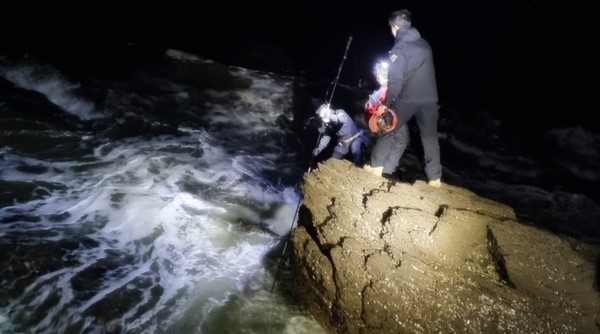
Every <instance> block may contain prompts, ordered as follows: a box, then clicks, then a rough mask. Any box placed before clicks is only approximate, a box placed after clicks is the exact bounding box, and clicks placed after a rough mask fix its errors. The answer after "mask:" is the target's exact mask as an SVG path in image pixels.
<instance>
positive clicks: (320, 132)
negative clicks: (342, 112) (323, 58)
mask: <svg viewBox="0 0 600 334" xmlns="http://www.w3.org/2000/svg"><path fill="white" fill-rule="evenodd" d="M351 42H352V35H350V37H348V42H347V43H346V49H345V50H344V57H343V58H342V61H341V63H340V66H339V68H338V72H337V76H336V77H335V80H334V82H333V88H332V90H331V95H330V96H329V101H328V102H327V106H330V105H331V100H332V99H333V93H334V92H335V88H336V86H337V83H338V81H339V79H340V73H341V72H342V67H343V66H344V62H346V56H347V55H348V49H349V48H350V43H351ZM325 96H326V97H327V93H325ZM325 99H326V100H327V98H325ZM322 135H323V131H321V130H319V136H318V137H317V143H316V144H317V145H318V144H319V141H320V140H321V136H322ZM314 160H315V155H314V154H311V158H310V163H309V164H308V170H307V172H308V173H310V171H311V169H312V165H313V163H314ZM301 205H302V199H299V200H298V204H297V205H296V210H295V213H294V218H292V224H291V226H290V232H289V233H288V234H287V237H286V239H285V243H284V244H283V251H282V252H281V255H280V256H279V261H278V262H277V270H276V271H275V277H274V278H273V285H271V292H273V289H274V288H275V283H276V282H277V277H278V276H279V271H280V269H281V259H282V258H283V256H284V255H285V251H286V250H287V245H288V242H289V240H290V235H291V232H292V229H293V228H294V223H295V222H296V217H298V213H299V212H300V206H301Z"/></svg>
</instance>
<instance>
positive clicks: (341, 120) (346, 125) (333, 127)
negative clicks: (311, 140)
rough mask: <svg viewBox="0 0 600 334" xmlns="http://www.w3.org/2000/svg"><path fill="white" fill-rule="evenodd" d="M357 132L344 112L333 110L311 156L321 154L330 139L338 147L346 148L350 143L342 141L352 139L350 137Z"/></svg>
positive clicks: (354, 124)
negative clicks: (335, 141)
mask: <svg viewBox="0 0 600 334" xmlns="http://www.w3.org/2000/svg"><path fill="white" fill-rule="evenodd" d="M359 131H360V129H359V128H358V126H357V125H356V123H354V120H353V119H352V117H350V115H348V113H346V111H344V110H343V109H337V110H335V109H334V110H333V114H332V115H331V117H330V120H329V122H328V123H327V124H326V129H325V132H324V133H323V134H322V136H321V139H320V140H319V142H318V143H317V148H315V150H314V152H313V154H314V155H317V154H319V153H321V151H323V150H324V149H325V148H326V147H327V145H329V142H330V141H331V139H332V137H335V139H336V140H338V143H340V145H346V146H347V145H349V144H350V143H349V142H343V140H345V139H348V138H352V136H354V135H356V134H357V133H358V132H359Z"/></svg>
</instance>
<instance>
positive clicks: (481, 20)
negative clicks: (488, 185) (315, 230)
mask: <svg viewBox="0 0 600 334" xmlns="http://www.w3.org/2000/svg"><path fill="white" fill-rule="evenodd" d="M401 8H407V9H409V10H410V11H411V12H412V13H413V26H415V27H416V28H417V29H418V30H419V31H420V32H421V34H422V36H423V37H424V38H425V39H427V40H428V41H429V42H430V44H431V45H432V48H433V50H434V57H435V64H436V71H437V76H438V86H439V93H440V104H441V105H442V107H444V106H445V105H452V106H454V107H455V108H459V109H462V110H464V111H465V112H469V111H471V110H488V111H490V112H492V114H494V115H495V116H496V117H498V118H500V119H506V120H510V121H515V122H516V123H517V124H521V125H522V126H523V127H525V128H526V127H528V126H542V127H543V126H545V127H560V126H565V127H566V126H583V127H586V128H589V129H593V130H598V128H599V127H598V126H597V125H596V122H595V121H594V119H595V116H594V113H593V112H592V111H590V107H588V105H589V104H590V103H589V102H590V97H592V96H593V95H594V94H593V93H594V92H592V90H591V89H586V87H590V86H591V85H592V84H593V83H592V82H593V80H594V78H593V77H592V75H591V68H588V65H587V64H588V59H592V57H591V55H590V53H589V50H588V49H591V48H592V47H593V43H592V42H591V41H593V39H587V38H586V37H585V36H587V34H588V32H591V31H593V30H592V29H590V28H591V26H592V23H593V21H594V20H587V19H583V17H587V16H588V15H586V14H590V8H585V7H583V6H582V5H581V4H578V3H576V2H574V1H542V0H537V1H532V0H523V1H462V2H461V1H333V2H331V1H330V2H327V3H324V2H319V1H303V2H275V3H260V2H242V3H234V2H228V1H222V2H214V3H207V2H202V3H201V2H192V1H188V2H185V3H184V2H158V3H155V2H153V3H141V4H133V3H126V2H122V3H111V2H93V3H90V2H80V3H77V4H75V5H72V4H70V5H67V4H63V5H61V4H59V3H52V4H35V3H21V4H20V5H18V6H16V5H13V7H12V8H10V10H6V11H4V12H3V16H4V19H3V21H2V26H1V27H0V31H1V32H2V35H1V37H2V41H3V42H2V48H3V50H0V54H11V55H15V54H28V53H31V54H46V55H51V56H52V57H55V58H61V59H63V60H68V59H69V58H70V57H74V55H76V54H80V53H81V52H85V53H86V54H88V55H89V56H95V57H106V59H107V66H109V65H110V63H112V64H115V62H116V63H118V59H119V58H118V57H119V53H120V52H122V50H123V49H124V48H130V47H132V46H135V47H139V48H147V49H155V50H162V51H163V52H164V49H166V48H176V49H181V50H185V51H188V52H190V53H194V54H197V55H200V56H205V57H209V58H212V59H214V60H217V61H220V62H223V63H227V64H231V65H238V66H244V67H250V68H257V69H264V70H271V71H277V72H283V73H294V74H297V73H303V74H305V75H311V76H316V77H321V78H327V79H330V80H333V79H334V78H335V76H336V74H337V72H338V69H339V66H340V64H341V62H342V57H343V54H344V50H345V47H346V43H347V42H348V39H349V37H350V36H352V43H351V45H350V48H349V51H348V54H347V58H346V59H345V61H344V67H343V71H342V72H341V76H340V83H341V84H347V85H352V86H360V87H365V88H366V89H370V88H371V86H372V85H374V82H373V77H372V74H371V68H372V66H373V65H374V64H375V62H376V61H377V60H378V59H381V58H384V57H385V56H386V53H387V51H388V50H389V48H390V47H391V45H392V43H393V38H392V35H391V33H390V31H389V28H388V26H387V18H388V16H389V14H390V13H391V12H392V11H393V10H396V9H401ZM592 15H593V14H592ZM592 15H590V16H592ZM99 70H101V69H99Z"/></svg>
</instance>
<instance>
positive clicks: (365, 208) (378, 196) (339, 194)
mask: <svg viewBox="0 0 600 334" xmlns="http://www.w3.org/2000/svg"><path fill="white" fill-rule="evenodd" d="M302 191H303V194H304V203H303V206H302V208H301V210H300V215H299V223H298V227H297V228H296V229H295V230H294V231H293V234H292V243H293V246H294V247H293V250H294V271H295V278H296V283H295V288H296V294H297V295H298V297H299V299H300V300H302V301H303V302H304V303H305V305H306V307H307V308H308V309H309V310H310V312H311V313H312V314H313V315H314V316H315V318H316V319H317V320H318V321H319V322H320V323H321V325H322V326H323V327H324V328H325V329H326V330H327V331H328V332H329V333H361V334H365V333H600V293H599V289H600V287H599V286H598V280H599V278H598V275H600V273H599V268H598V267H599V262H598V258H599V253H600V250H599V249H600V247H598V245H592V244H586V243H584V242H582V241H578V240H575V239H572V238H569V237H565V236H561V235H556V234H553V233H551V232H548V231H546V230H543V229H540V228H536V227H533V226H529V225H526V224H525V223H524V222H520V221H518V220H517V218H516V216H515V213H514V210H513V209H512V208H510V207H508V206H506V205H504V204H501V203H498V202H494V201H491V200H488V199H485V198H482V197H479V196H478V195H476V194H475V193H473V192H470V191H469V190H466V189H463V188H459V187H454V186H452V185H448V184H443V185H442V188H432V187H429V186H427V185H426V183H425V182H423V181H418V180H417V181H415V182H414V183H412V184H411V183H401V182H395V181H393V180H388V179H384V178H380V177H376V176H373V175H371V174H369V173H368V172H366V171H364V170H362V169H360V168H357V167H355V166H354V165H353V164H352V163H350V162H348V161H345V160H333V159H330V160H328V161H326V162H324V163H322V164H319V167H318V170H317V171H315V172H312V173H307V174H306V175H305V177H304V182H303V184H302Z"/></svg>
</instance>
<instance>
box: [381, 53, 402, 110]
mask: <svg viewBox="0 0 600 334" xmlns="http://www.w3.org/2000/svg"><path fill="white" fill-rule="evenodd" d="M406 56H407V55H406V52H402V51H401V50H400V48H393V49H392V50H391V51H390V67H389V68H388V82H387V94H386V96H385V99H384V100H383V105H385V106H388V107H390V106H391V104H392V103H393V102H394V100H396V99H397V98H398V96H399V95H400V92H401V91H402V85H403V84H404V79H405V75H406V66H407V59H406Z"/></svg>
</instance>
